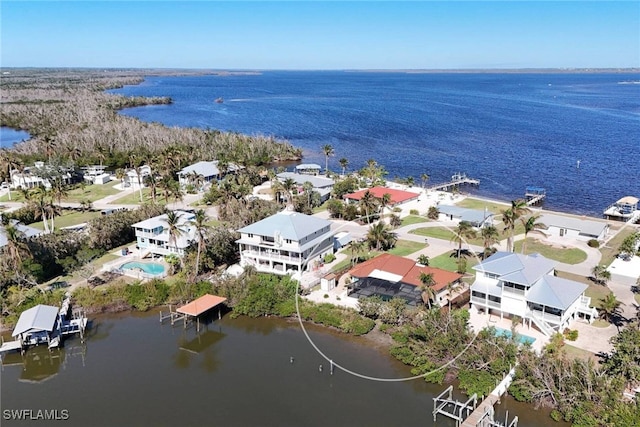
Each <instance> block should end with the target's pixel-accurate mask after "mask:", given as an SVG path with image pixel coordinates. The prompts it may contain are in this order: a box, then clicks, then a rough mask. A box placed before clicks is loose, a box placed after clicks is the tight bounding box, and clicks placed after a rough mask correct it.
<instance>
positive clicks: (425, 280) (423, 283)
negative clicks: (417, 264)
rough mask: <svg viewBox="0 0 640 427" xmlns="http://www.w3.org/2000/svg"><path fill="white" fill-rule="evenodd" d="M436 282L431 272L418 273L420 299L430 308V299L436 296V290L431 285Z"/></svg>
mask: <svg viewBox="0 0 640 427" xmlns="http://www.w3.org/2000/svg"><path fill="white" fill-rule="evenodd" d="M435 284H436V281H435V279H434V278H433V274H432V273H425V272H421V273H420V286H419V289H420V292H421V295H422V301H423V302H424V303H425V304H426V305H427V306H428V307H429V309H431V301H432V300H434V299H435V298H436V291H435V290H434V289H433V285H435Z"/></svg>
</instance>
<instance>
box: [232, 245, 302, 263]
mask: <svg viewBox="0 0 640 427" xmlns="http://www.w3.org/2000/svg"><path fill="white" fill-rule="evenodd" d="M242 255H243V256H245V257H250V258H261V259H266V260H272V261H280V262H289V263H293V264H301V263H302V262H303V261H304V259H303V258H302V256H300V254H295V253H294V254H292V253H291V252H281V251H268V250H266V251H263V250H252V249H246V250H243V251H242Z"/></svg>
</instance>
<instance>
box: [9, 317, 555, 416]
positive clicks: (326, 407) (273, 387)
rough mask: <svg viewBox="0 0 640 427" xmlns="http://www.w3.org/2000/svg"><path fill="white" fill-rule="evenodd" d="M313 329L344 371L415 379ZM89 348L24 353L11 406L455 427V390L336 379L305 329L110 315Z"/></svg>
mask: <svg viewBox="0 0 640 427" xmlns="http://www.w3.org/2000/svg"><path fill="white" fill-rule="evenodd" d="M309 330H310V334H311V336H312V337H313V340H314V342H315V343H316V344H317V345H318V346H319V347H320V348H321V349H322V350H323V352H325V354H327V355H328V356H330V357H331V358H333V359H334V360H335V361H337V362H338V363H340V364H341V365H343V366H345V367H348V368H350V369H352V370H355V371H358V372H360V373H362V374H366V375H371V376H380V377H390V378H397V377H405V376H409V375H410V373H409V370H408V369H407V367H406V366H404V365H402V364H401V363H399V362H398V361H396V360H394V359H393V358H391V357H390V356H389V355H388V354H387V353H386V351H384V350H380V349H376V348H373V347H372V346H371V345H368V344H367V342H366V341H364V339H361V338H353V337H345V336H343V335H341V334H337V333H332V332H329V331H327V330H325V329H323V328H318V327H309ZM82 349H83V346H81V345H80V343H79V341H77V340H68V341H66V345H65V349H63V350H62V351H60V352H57V351H54V352H52V353H49V351H48V350H46V349H44V348H36V349H32V350H30V352H29V353H28V355H27V357H26V360H27V363H26V368H23V365H22V364H15V365H10V363H11V362H21V358H20V356H19V355H16V354H14V355H10V357H6V358H5V366H4V367H3V370H2V374H1V375H2V401H1V403H2V409H29V408H31V409H60V410H61V409H67V410H68V411H69V419H68V420H67V421H59V422H57V424H60V425H65V426H203V425H215V426H218V425H219V426H328V425H334V426H425V425H428V426H431V425H438V426H452V425H454V424H453V423H449V422H447V421H446V420H445V419H443V418H440V419H439V420H438V422H437V424H434V423H433V419H432V416H431V411H432V409H433V400H432V397H433V396H434V395H435V394H437V393H439V392H440V391H442V390H444V388H445V386H439V385H431V384H427V383H425V382H423V381H420V380H415V381H409V382H401V383H383V382H373V381H368V380H363V379H360V378H356V377H354V376H351V375H348V374H346V373H344V372H342V371H338V370H336V372H335V374H334V375H330V374H329V369H328V363H327V362H326V361H325V360H323V359H322V358H321V356H320V355H318V353H316V351H315V350H314V349H313V348H312V347H311V345H310V344H309V343H308V341H307V340H306V339H305V337H304V335H303V333H302V331H301V330H300V329H299V326H297V324H296V323H291V322H287V321H284V320H281V319H270V318H261V319H248V318H240V319H230V318H228V316H227V317H224V318H223V319H222V320H216V321H215V322H214V323H211V324H209V325H208V327H207V329H206V330H203V331H201V332H200V334H199V336H198V335H197V334H196V331H195V330H194V329H193V328H191V329H189V330H187V331H185V330H184V329H183V328H182V326H174V327H171V326H170V325H168V324H165V325H160V324H159V322H158V317H157V311H154V312H151V313H147V314H144V315H131V314H124V315H119V316H105V317H100V318H98V319H96V320H95V322H94V327H93V328H92V331H91V333H90V336H89V339H88V340H87V343H86V346H85V347H84V351H82ZM291 356H294V357H295V361H294V363H293V364H291V363H290V357H291ZM320 364H323V365H324V370H323V372H322V373H320V372H319V371H318V366H319V365H320ZM506 405H507V408H508V409H509V410H510V414H513V413H514V411H513V409H511V407H510V406H509V404H508V402H507V403H506ZM498 413H499V414H502V416H504V410H502V409H500V410H499V411H498ZM516 413H517V414H518V415H519V416H520V418H521V420H522V419H523V418H524V420H523V421H521V422H520V424H519V425H520V426H521V427H522V426H524V427H528V426H552V425H554V426H559V424H555V423H553V422H552V421H551V420H550V419H549V418H548V416H547V415H546V414H544V413H541V412H537V411H533V410H532V408H531V407H530V406H528V405H521V406H520V407H519V408H518V411H516ZM2 425H3V426H12V425H28V423H25V422H17V421H16V422H8V421H6V420H3V423H2ZM38 425H45V424H38Z"/></svg>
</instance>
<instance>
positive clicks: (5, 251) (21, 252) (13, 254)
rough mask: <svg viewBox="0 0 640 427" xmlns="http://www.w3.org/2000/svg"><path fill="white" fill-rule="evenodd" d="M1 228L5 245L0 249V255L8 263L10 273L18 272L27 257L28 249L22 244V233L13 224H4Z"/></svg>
mask: <svg viewBox="0 0 640 427" xmlns="http://www.w3.org/2000/svg"><path fill="white" fill-rule="evenodd" d="M3 227H4V236H5V238H6V240H7V243H6V244H5V245H4V247H3V248H2V249H0V253H2V255H3V256H2V258H4V259H6V260H7V261H8V264H9V265H8V266H9V268H11V270H12V271H14V272H17V271H20V270H21V268H22V262H23V260H24V258H25V257H26V256H28V255H29V247H28V246H27V244H26V243H25V242H24V233H22V232H21V231H20V230H19V229H18V227H17V226H16V225H15V224H6V225H4V226H3ZM5 257H6V258H5Z"/></svg>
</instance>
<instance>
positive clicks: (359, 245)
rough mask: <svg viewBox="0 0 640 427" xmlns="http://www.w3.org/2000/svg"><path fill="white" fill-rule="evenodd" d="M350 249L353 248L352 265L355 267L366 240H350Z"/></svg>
mask: <svg viewBox="0 0 640 427" xmlns="http://www.w3.org/2000/svg"><path fill="white" fill-rule="evenodd" d="M349 249H350V250H351V266H352V267H353V266H354V265H355V264H356V260H357V259H358V258H359V256H360V252H362V250H363V249H364V241H362V240H352V241H351V242H349ZM356 255H357V256H356Z"/></svg>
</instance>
